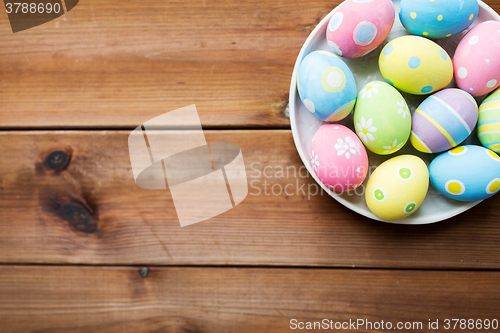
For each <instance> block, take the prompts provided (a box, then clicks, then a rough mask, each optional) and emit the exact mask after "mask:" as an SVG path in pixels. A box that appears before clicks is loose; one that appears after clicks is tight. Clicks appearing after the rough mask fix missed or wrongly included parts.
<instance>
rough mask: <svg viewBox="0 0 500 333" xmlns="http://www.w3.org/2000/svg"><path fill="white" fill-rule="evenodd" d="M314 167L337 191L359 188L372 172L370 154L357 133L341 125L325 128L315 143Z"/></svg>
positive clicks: (313, 147) (320, 178) (321, 128)
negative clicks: (370, 169)
mask: <svg viewBox="0 0 500 333" xmlns="http://www.w3.org/2000/svg"><path fill="white" fill-rule="evenodd" d="M311 168H312V169H313V171H314V173H315V174H316V176H318V178H319V180H320V181H321V182H322V183H323V184H325V185H326V186H327V187H328V188H330V189H331V190H332V191H335V192H348V191H351V190H354V189H356V188H357V187H358V186H359V185H361V183H363V181H364V180H365V178H366V175H367V173H368V155H367V154H366V150H365V147H364V146H363V144H362V143H361V141H360V140H359V139H358V137H357V135H356V133H354V132H353V131H351V130H350V129H349V128H347V127H345V126H342V125H338V124H326V125H323V126H321V127H320V128H319V129H318V130H317V131H316V133H315V134H314V137H313V141H312V144H311Z"/></svg>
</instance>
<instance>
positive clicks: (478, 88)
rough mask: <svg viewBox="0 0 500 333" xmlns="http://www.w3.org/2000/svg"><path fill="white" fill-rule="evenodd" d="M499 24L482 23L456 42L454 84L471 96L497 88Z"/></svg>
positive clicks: (498, 79)
mask: <svg viewBox="0 0 500 333" xmlns="http://www.w3.org/2000/svg"><path fill="white" fill-rule="evenodd" d="M499 55H500V22H498V21H486V22H483V23H481V24H478V25H477V26H475V27H474V28H472V30H470V31H469V32H468V33H467V34H466V35H465V36H464V38H463V39H462V40H461V41H460V43H459V44H458V46H457V50H456V51H455V58H454V59H453V70H454V74H455V81H456V82H457V85H458V87H459V88H460V89H462V90H465V91H467V92H468V93H470V94H471V95H472V96H476V97H477V96H482V95H485V94H488V93H490V92H492V91H493V90H495V89H496V88H497V87H499V86H500V57H499Z"/></svg>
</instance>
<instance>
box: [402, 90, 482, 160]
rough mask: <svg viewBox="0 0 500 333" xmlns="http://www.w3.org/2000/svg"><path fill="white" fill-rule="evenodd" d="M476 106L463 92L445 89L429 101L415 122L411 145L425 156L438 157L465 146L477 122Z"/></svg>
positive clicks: (422, 106)
mask: <svg viewBox="0 0 500 333" xmlns="http://www.w3.org/2000/svg"><path fill="white" fill-rule="evenodd" d="M477 115H478V109H477V103H476V101H475V100H474V98H472V96H471V95H470V94H469V93H468V92H465V91H463V90H460V89H454V88H449V89H443V90H441V91H439V92H437V93H435V94H433V95H431V96H429V97H427V98H426V99H425V100H424V101H423V102H422V103H421V104H420V105H419V107H418V108H417V110H416V111H415V113H414V115H413V118H412V132H411V137H410V140H411V143H412V145H413V147H415V149H417V150H419V151H421V152H424V153H439V152H442V151H445V150H448V149H450V148H453V147H455V146H457V145H459V144H460V143H462V142H463V141H464V140H465V139H467V137H468V136H469V135H470V133H471V132H472V129H473V128H474V126H476V122H477Z"/></svg>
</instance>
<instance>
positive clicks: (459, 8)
mask: <svg viewBox="0 0 500 333" xmlns="http://www.w3.org/2000/svg"><path fill="white" fill-rule="evenodd" d="M398 11H399V18H400V20H401V23H402V24H403V26H404V27H405V28H406V30H408V31H409V32H410V33H412V34H414V35H418V36H424V37H428V38H444V37H450V36H453V35H456V34H458V33H459V32H462V31H463V30H465V29H466V28H467V27H468V26H469V25H471V24H472V22H474V21H475V20H476V17H477V14H478V12H479V5H478V3H477V0H439V1H435V0H430V1H429V0H401V3H400V5H399V10H398Z"/></svg>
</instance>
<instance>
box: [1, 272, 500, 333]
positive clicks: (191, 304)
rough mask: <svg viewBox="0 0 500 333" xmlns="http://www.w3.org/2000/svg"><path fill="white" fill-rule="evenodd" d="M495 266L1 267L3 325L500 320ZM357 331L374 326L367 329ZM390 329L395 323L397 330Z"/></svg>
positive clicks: (63, 327)
mask: <svg viewBox="0 0 500 333" xmlns="http://www.w3.org/2000/svg"><path fill="white" fill-rule="evenodd" d="M499 282H500V273H498V272H450V271H441V272H439V271H413V272H412V271H399V270H390V271H385V270H345V269H326V270H325V269H265V268H264V269H263V268H237V269H235V268H176V267H173V268H151V269H150V271H149V274H148V276H147V277H146V278H143V277H142V276H141V275H140V274H139V269H138V268H133V267H115V268H106V267H37V266H31V267H19V266H2V267H0V295H2V297H0V327H2V332H4V333H6V332H57V333H59V332H120V333H122V332H178V333H181V332H182V333H187V332H199V333H202V332H203V333H205V332H217V333H219V332H242V333H247V332H289V331H290V320H291V319H294V318H295V319H297V320H298V321H304V322H305V321H321V320H323V319H325V318H327V319H329V320H332V321H333V322H334V323H335V322H343V321H349V319H351V320H357V319H364V320H366V321H371V322H372V323H373V322H380V321H381V320H383V321H384V322H385V323H387V322H388V321H390V322H391V324H393V325H394V326H395V325H396V324H397V323H398V322H403V323H404V322H411V323H413V322H422V323H423V325H425V326H422V328H423V329H419V330H418V329H414V330H410V331H418V332H423V331H424V332H428V331H430V330H429V329H427V325H428V322H429V319H431V320H433V321H435V320H436V319H437V320H439V322H440V324H441V326H440V328H441V329H440V330H439V332H442V331H444V329H443V325H444V322H443V321H444V319H446V318H465V319H469V318H471V319H487V318H488V319H493V318H496V319H498V315H499V313H498V309H499V308H500V283H499ZM356 331H357V332H365V331H371V332H374V331H378V330H366V329H365V328H364V327H363V328H361V327H360V329H359V330H356ZM393 331H394V330H393Z"/></svg>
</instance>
